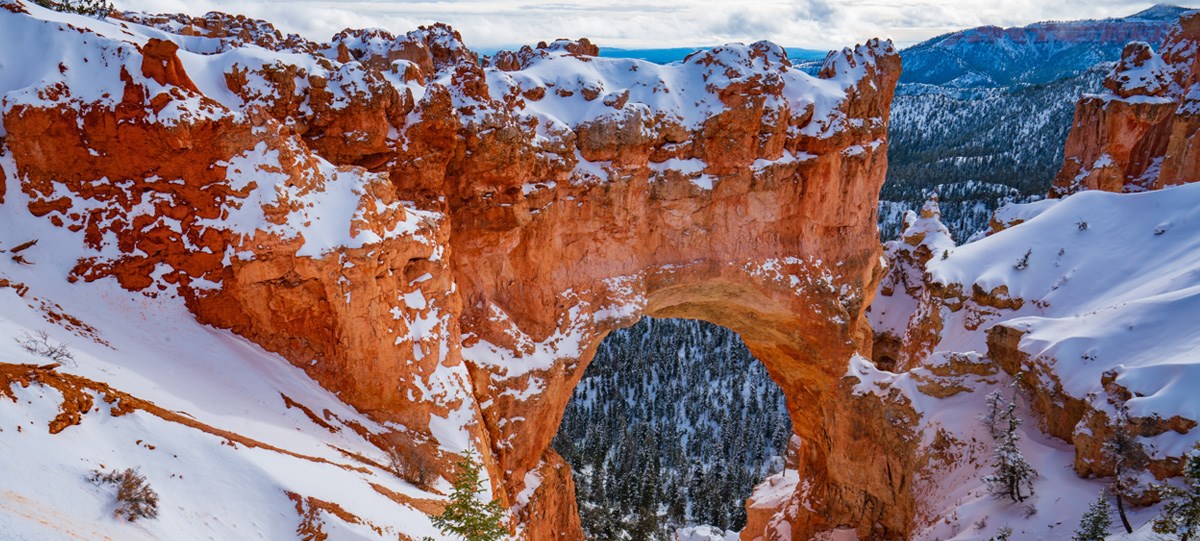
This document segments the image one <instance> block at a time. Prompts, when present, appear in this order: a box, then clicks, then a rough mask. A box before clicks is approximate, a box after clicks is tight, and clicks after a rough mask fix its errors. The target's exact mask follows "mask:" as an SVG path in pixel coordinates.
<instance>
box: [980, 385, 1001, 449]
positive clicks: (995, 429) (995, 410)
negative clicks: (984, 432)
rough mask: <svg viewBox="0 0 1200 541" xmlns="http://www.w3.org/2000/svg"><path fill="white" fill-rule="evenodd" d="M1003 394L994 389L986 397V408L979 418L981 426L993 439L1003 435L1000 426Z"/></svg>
mask: <svg viewBox="0 0 1200 541" xmlns="http://www.w3.org/2000/svg"><path fill="white" fill-rule="evenodd" d="M1004 406H1005V400H1004V393H1002V392H1001V391H1000V389H996V390H995V391H992V392H991V393H989V394H988V395H987V406H986V408H985V409H984V412H983V415H981V416H980V417H979V420H980V421H983V425H984V426H986V427H987V429H988V433H989V434H991V435H992V438H993V439H997V440H998V439H1000V436H1002V435H1003V434H1004V429H1003V427H1002V426H1001V420H1002V419H1003V417H1004Z"/></svg>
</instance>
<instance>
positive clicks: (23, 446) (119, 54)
mask: <svg viewBox="0 0 1200 541" xmlns="http://www.w3.org/2000/svg"><path fill="white" fill-rule="evenodd" d="M25 9H28V10H29V11H30V15H29V16H26V15H19V14H14V13H11V12H10V11H8V10H4V9H0V22H2V25H3V30H2V31H0V42H2V43H3V44H2V45H0V46H2V47H4V48H6V49H8V50H10V51H12V50H21V51H24V53H23V54H21V55H14V54H6V55H4V56H3V59H2V60H0V62H2V64H0V96H3V106H4V107H5V108H6V109H7V108H11V107H15V106H19V105H21V104H27V103H39V104H44V103H45V101H46V100H54V99H62V100H64V101H63V102H62V103H60V104H59V105H60V106H64V107H84V106H95V105H106V104H108V105H111V104H112V103H113V100H119V99H120V96H121V92H122V88H124V83H123V82H121V81H120V80H119V79H118V76H119V74H120V67H121V66H125V67H127V68H128V69H127V71H128V72H129V73H131V74H139V75H135V76H134V77H140V73H141V67H140V64H139V63H138V62H134V60H133V59H135V58H136V56H135V55H133V54H132V53H133V51H134V49H133V46H134V45H137V44H143V43H145V42H146V40H147V39H148V38H149V37H153V36H158V35H160V34H161V32H158V31H156V30H153V29H149V28H145V27H139V26H137V25H129V24H116V23H113V22H106V21H97V20H93V19H88V18H85V17H78V16H70V15H63V14H58V13H54V12H50V11H47V10H44V9H41V8H39V7H37V6H33V5H29V6H26V7H25ZM78 28H83V30H80V29H78ZM179 39H181V40H183V41H188V42H189V43H188V45H190V46H192V47H194V48H197V49H202V48H203V47H204V44H203V43H200V42H199V38H191V39H190V40H184V38H182V37H179ZM241 54H242V55H243V61H244V57H247V56H249V57H252V56H256V55H257V56H264V55H267V53H265V52H263V51H261V50H255V49H251V50H242V53H241ZM181 56H182V57H183V59H184V62H185V63H189V64H188V65H189V68H191V67H192V66H196V67H197V69H196V70H195V71H193V72H192V75H193V77H194V78H195V79H196V81H197V82H198V83H199V84H201V85H216V84H217V81H218V80H219V79H218V78H221V77H223V75H222V72H221V71H219V70H218V71H211V70H210V71H206V70H204V69H199V66H200V65H201V64H200V63H199V62H198V61H197V59H198V58H200V55H193V56H189V55H188V54H187V53H181ZM138 60H139V61H140V59H138ZM210 60H213V61H214V62H213V64H212V65H217V66H219V65H220V61H221V60H222V58H221V56H220V55H218V56H216V57H210ZM141 82H143V83H144V84H145V85H146V86H147V87H148V88H151V89H155V88H158V89H161V88H162V87H161V85H157V83H155V82H154V81H151V80H145V81H141ZM55 84H65V85H68V86H69V87H70V88H71V92H70V93H69V94H57V95H55V94H54V93H48V92H47V88H51V87H53V86H54V85H55ZM214 94H215V93H214ZM68 100H69V101H68ZM177 102H178V103H176V105H174V106H173V107H175V109H172V108H166V109H163V110H162V111H160V112H159V116H158V118H157V119H156V121H157V122H160V123H167V124H169V123H171V122H175V121H180V122H186V121H190V120H194V119H195V118H196V115H212V116H213V117H223V116H226V115H229V116H234V117H236V116H237V115H239V114H240V113H238V112H236V111H230V110H226V109H224V108H222V107H221V106H219V105H218V104H216V103H214V102H211V101H208V100H206V99H203V98H199V97H192V98H189V99H187V100H184V99H180V100H177ZM3 134H4V132H3V130H2V128H0V135H3ZM259 150H261V152H256V153H255V154H254V155H247V156H246V157H245V159H244V160H241V162H238V161H237V160H235V162H237V163H230V164H228V165H229V169H230V171H231V172H230V177H231V178H230V180H231V181H232V182H233V184H234V185H236V186H237V187H239V188H245V189H246V191H247V192H248V194H249V195H248V201H249V204H246V205H241V206H239V207H237V208H234V209H231V211H230V212H229V213H228V214H226V215H225V219H224V220H222V221H221V222H220V223H219V224H213V225H214V227H217V226H219V227H221V228H224V229H226V230H229V231H231V232H234V233H236V234H241V235H246V236H249V235H252V234H253V233H254V232H256V231H274V232H275V233H277V234H279V235H282V236H285V237H294V236H295V235H301V234H302V235H304V236H305V246H304V248H303V250H302V251H303V252H304V253H307V254H312V255H316V254H319V253H322V252H325V251H327V250H329V249H331V248H333V247H346V246H354V245H362V244H364V243H370V242H378V241H379V240H380V239H381V238H383V237H386V236H389V235H410V234H412V229H411V228H409V227H408V226H405V225H401V224H403V223H409V225H412V224H414V223H416V220H419V219H421V216H424V215H423V214H421V213H419V212H412V213H408V214H407V215H408V216H409V217H410V219H411V221H409V220H402V221H401V222H400V223H398V224H396V225H397V228H395V229H390V230H387V231H375V230H369V229H364V230H362V231H358V230H356V228H354V227H353V226H352V224H353V223H354V222H355V221H356V220H358V219H361V216H359V215H358V213H357V208H358V205H359V202H360V198H362V197H364V194H365V192H366V190H365V187H366V186H369V184H370V183H371V182H377V181H378V178H373V177H371V176H369V175H363V174H362V173H361V172H348V171H342V170H338V169H336V168H334V167H333V166H331V165H330V164H328V163H327V162H324V161H323V160H318V162H317V163H316V165H315V170H316V171H319V173H320V174H321V175H322V179H320V182H318V183H317V184H318V185H319V186H318V187H317V189H315V190H311V191H307V192H305V191H301V190H299V189H297V190H292V191H290V192H289V190H288V189H285V188H283V187H282V186H277V185H276V183H277V182H278V183H282V179H280V178H278V177H282V176H283V175H277V174H275V175H272V174H271V173H269V170H270V169H271V167H270V166H271V165H278V163H279V160H280V159H281V158H280V156H279V149H259ZM272 160H274V163H272ZM239 175H240V177H239ZM20 180H21V179H20V178H18V176H17V172H16V166H15V164H14V163H13V160H12V158H11V157H10V156H7V155H5V154H4V150H3V147H2V146H0V186H3V187H4V188H5V192H4V193H3V194H0V195H2V197H0V201H3V205H0V251H2V252H0V373H3V374H4V375H5V378H4V380H5V382H6V383H7V381H8V380H9V378H10V377H15V378H16V379H25V378H26V376H30V375H32V376H33V378H34V381H26V382H25V383H24V384H21V383H13V384H12V385H6V387H5V388H4V389H0V471H2V472H3V474H2V475H0V532H3V533H2V534H0V537H3V538H5V539H38V540H41V539H167V538H170V539H287V538H295V537H297V536H299V535H302V534H303V535H307V534H312V533H313V532H315V531H317V530H321V531H323V532H324V533H326V534H328V535H330V536H331V538H334V539H375V538H386V539H396V538H397V537H398V536H401V537H402V538H403V536H413V537H420V536H424V535H434V536H437V535H438V534H437V531H436V530H435V529H434V528H433V527H432V526H431V525H430V523H429V519H428V514H429V512H430V510H431V509H433V510H436V509H437V508H438V507H439V506H440V503H439V501H440V498H441V497H442V496H441V495H440V494H436V493H432V492H427V491H424V490H421V489H418V488H416V487H414V486H412V485H409V484H408V483H405V482H403V481H401V480H399V479H398V478H396V477H395V476H394V475H393V474H391V473H389V472H388V471H386V470H385V469H384V468H383V467H382V464H385V463H386V462H387V461H386V459H385V457H384V454H383V452H382V451H380V449H379V447H378V446H377V445H375V444H373V443H372V442H371V441H369V440H370V438H371V437H372V436H373V435H374V434H379V433H383V432H385V431H386V428H387V427H383V426H380V425H379V424H377V423H375V422H374V421H372V420H370V419H369V418H367V417H366V416H364V415H362V414H360V413H358V412H357V411H356V410H354V409H353V408H351V407H349V406H347V405H346V404H344V403H343V402H342V401H341V400H339V399H338V397H337V396H335V395H333V394H331V393H329V392H328V391H326V390H324V389H323V388H321V387H320V386H319V385H318V384H317V383H316V382H314V381H313V380H311V379H309V378H308V377H307V376H306V375H305V374H304V372H303V371H301V370H300V369H298V368H295V367H294V366H292V365H291V364H290V363H288V362H287V361H286V360H285V359H283V358H282V357H280V356H278V355H275V354H272V353H268V352H266V351H265V350H263V349H262V348H260V347H259V346H257V345H255V344H253V343H250V342H249V341H247V340H245V339H243V338H240V337H237V336H235V335H233V334H232V333H229V332H227V331H222V330H216V329H213V328H209V327H205V326H202V325H200V324H198V323H197V322H196V321H195V317H194V316H193V315H192V314H191V313H189V312H188V310H187V309H186V308H185V307H184V303H183V299H181V298H179V297H177V296H176V295H175V292H174V290H173V289H169V288H168V289H166V290H164V291H161V292H156V293H147V294H141V293H131V292H129V291H127V290H124V289H122V288H121V287H120V286H119V285H118V284H117V283H116V281H114V280H99V281H96V282H91V283H85V282H83V281H78V282H76V281H75V280H74V279H68V278H69V276H70V274H71V269H72V268H73V267H74V266H75V264H76V262H77V261H78V260H80V259H81V258H85V257H95V256H100V257H104V256H109V255H115V252H114V251H113V250H114V246H115V244H116V239H115V238H102V239H101V240H100V241H99V242H98V243H97V246H98V247H97V248H89V247H86V245H85V242H84V240H83V235H84V234H83V233H82V232H72V231H71V230H70V229H69V228H64V227H55V226H54V225H52V224H51V222H50V221H49V220H47V219H45V218H39V217H35V216H33V215H32V214H31V213H30V212H28V211H27V210H26V208H27V207H28V204H29V196H28V195H27V194H26V193H24V192H23V191H22V190H21V186H22V183H21V182H20ZM277 188H278V189H277ZM289 188H291V186H289ZM284 197H287V198H293V197H294V198H295V199H294V201H295V202H297V203H298V205H296V206H295V207H294V208H293V210H292V211H291V212H290V213H289V216H288V217H286V218H285V219H284V220H283V221H272V220H270V219H268V218H267V217H266V216H265V214H264V212H263V210H262V209H263V206H264V205H268V204H270V203H271V202H273V201H276V199H277V198H284ZM76 203H77V205H78V206H77V207H76V208H80V209H84V208H87V206H88V205H89V204H90V203H91V201H85V200H79V201H77V202H76ZM153 211H154V205H151V204H147V205H142V206H141V207H139V208H138V210H137V211H136V212H134V213H131V215H130V216H129V217H128V218H129V219H130V220H132V219H133V216H136V215H137V214H139V213H152V212H153ZM156 219H158V220H164V221H167V222H169V221H170V220H171V219H170V218H169V217H167V216H160V217H156ZM30 241H36V244H32V245H27V244H28V243H29V242H30ZM22 245H27V246H25V247H23V248H22ZM226 255H227V256H236V255H235V254H233V253H229V254H226ZM194 285H196V284H194ZM39 333H46V336H47V337H48V340H49V342H50V343H52V344H65V345H66V346H67V348H68V349H69V351H70V352H71V354H72V358H70V359H62V360H61V364H60V365H59V366H51V367H45V368H43V369H40V370H39V369H35V368H33V366H34V365H51V364H52V362H51V360H50V359H47V358H44V357H41V356H38V355H34V354H31V353H30V352H28V351H26V350H25V349H24V348H23V347H21V345H20V344H19V343H18V340H22V339H23V338H24V337H27V336H37V335H38V334H39ZM17 365H30V366H17ZM64 393H66V394H64ZM10 395H11V396H10ZM81 397H82V398H81ZM89 399H90V402H91V403H92V404H93V406H92V407H91V409H89V410H86V412H85V413H84V414H83V415H82V416H81V418H80V419H79V420H78V423H77V424H68V425H66V426H65V427H62V426H59V425H58V423H57V421H56V418H58V417H59V412H60V409H61V410H63V411H70V410H72V408H74V407H75V406H76V405H77V404H79V403H80V402H79V401H80V400H83V401H84V402H87V401H89ZM52 426H53V427H54V428H55V430H54V432H52V431H51V427H52ZM59 429H61V431H59ZM127 467H131V468H139V469H140V471H141V472H142V473H143V474H145V475H146V477H147V479H148V481H149V483H150V485H151V487H152V488H153V489H154V490H156V491H157V492H158V493H159V495H160V516H159V518H158V519H157V520H152V521H139V522H136V523H128V522H126V521H124V520H123V519H117V518H114V517H113V516H112V506H113V503H112V500H113V491H112V490H111V489H110V488H107V487H98V486H95V485H93V484H91V483H89V482H88V481H87V480H86V477H87V476H88V475H89V474H90V472H91V471H92V470H94V469H99V468H104V469H109V470H112V469H124V468H127ZM447 487H448V484H447V482H446V481H444V480H441V481H439V482H438V483H435V485H434V490H438V491H440V492H444V491H445V490H446V489H447ZM322 502H335V503H336V504H337V505H332V504H328V505H327V504H325V503H322Z"/></svg>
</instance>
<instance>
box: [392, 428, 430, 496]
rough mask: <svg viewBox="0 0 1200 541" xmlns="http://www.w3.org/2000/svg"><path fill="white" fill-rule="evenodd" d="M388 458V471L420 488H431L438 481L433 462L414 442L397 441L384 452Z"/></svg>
mask: <svg viewBox="0 0 1200 541" xmlns="http://www.w3.org/2000/svg"><path fill="white" fill-rule="evenodd" d="M384 452H386V453H387V458H388V470H390V471H391V472H392V473H393V474H395V475H396V477H399V478H401V479H404V480H405V481H408V482H409V483H412V484H413V485H416V486H418V487H420V488H429V487H430V485H432V484H433V481H434V480H435V479H437V474H436V473H435V472H436V469H435V467H434V462H433V460H432V459H431V458H430V457H429V456H428V455H426V454H425V453H422V452H421V451H420V449H418V448H417V446H416V445H414V444H413V443H412V442H409V441H403V440H399V439H397V440H395V441H393V442H392V444H391V445H390V446H389V447H388V448H387V449H385V450H384Z"/></svg>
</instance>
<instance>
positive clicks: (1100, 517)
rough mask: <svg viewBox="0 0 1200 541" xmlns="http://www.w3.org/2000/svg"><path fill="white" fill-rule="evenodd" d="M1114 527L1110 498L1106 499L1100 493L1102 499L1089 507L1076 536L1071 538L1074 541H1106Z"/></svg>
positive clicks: (1080, 522)
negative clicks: (1109, 505) (1110, 529)
mask: <svg viewBox="0 0 1200 541" xmlns="http://www.w3.org/2000/svg"><path fill="white" fill-rule="evenodd" d="M1110 526H1112V517H1110V516H1109V507H1108V498H1105V497H1104V493H1103V492H1101V493H1100V497H1099V498H1096V501H1094V502H1092V505H1090V506H1088V510H1087V512H1086V513H1084V514H1083V518H1082V519H1080V521H1079V529H1077V530H1075V535H1073V536H1071V539H1073V540H1074V541H1104V538H1105V537H1106V536H1108V528H1109V527H1110Z"/></svg>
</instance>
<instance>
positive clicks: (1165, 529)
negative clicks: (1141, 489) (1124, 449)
mask: <svg viewBox="0 0 1200 541" xmlns="http://www.w3.org/2000/svg"><path fill="white" fill-rule="evenodd" d="M1183 475H1184V481H1185V483H1186V484H1187V487H1186V488H1183V489H1181V488H1176V487H1174V486H1171V485H1168V484H1165V483H1164V484H1161V485H1158V486H1156V487H1155V488H1157V489H1158V491H1159V494H1160V495H1161V496H1163V499H1164V500H1166V502H1167V503H1166V505H1163V509H1162V513H1161V514H1160V515H1159V516H1158V518H1156V519H1154V532H1155V533H1160V534H1178V535H1179V536H1180V537H1179V539H1180V541H1188V539H1189V538H1191V537H1192V536H1194V535H1196V534H1197V533H1200V451H1192V452H1191V453H1190V454H1189V455H1188V458H1187V464H1185V465H1184V468H1183Z"/></svg>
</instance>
